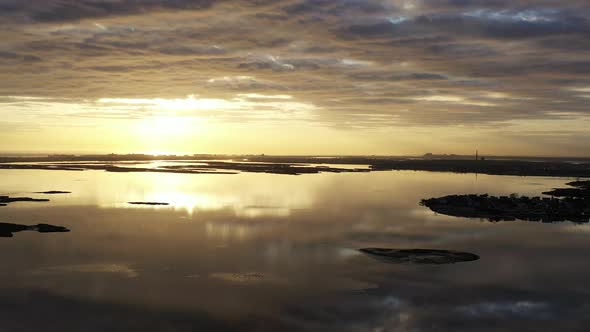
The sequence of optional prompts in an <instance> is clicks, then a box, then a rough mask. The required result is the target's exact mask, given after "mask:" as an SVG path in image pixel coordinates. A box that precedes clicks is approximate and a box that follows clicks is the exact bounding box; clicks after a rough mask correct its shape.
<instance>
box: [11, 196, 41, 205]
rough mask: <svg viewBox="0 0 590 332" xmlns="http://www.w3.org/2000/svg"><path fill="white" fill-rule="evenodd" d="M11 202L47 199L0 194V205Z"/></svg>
mask: <svg viewBox="0 0 590 332" xmlns="http://www.w3.org/2000/svg"><path fill="white" fill-rule="evenodd" d="M13 202H49V200H48V199H46V198H31V197H10V196H0V206H6V205H8V203H13Z"/></svg>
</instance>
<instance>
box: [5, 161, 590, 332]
mask: <svg viewBox="0 0 590 332" xmlns="http://www.w3.org/2000/svg"><path fill="white" fill-rule="evenodd" d="M567 181H568V179H550V178H536V177H502V176H486V175H478V176H475V175H473V174H449V173H428V172H411V171H410V172H406V171H403V172H373V173H342V174H319V175H318V174H312V175H302V176H289V175H273V174H249V173H243V174H238V175H205V174H202V175H195V174H165V173H107V172H102V171H84V172H68V171H40V170H23V171H21V170H2V171H0V183H1V184H2V185H1V187H0V195H2V194H8V195H11V196H31V197H45V196H44V195H40V194H32V192H36V191H45V190H66V191H71V192H72V194H67V195H50V196H47V198H50V199H51V202H45V203H43V202H31V203H25V202H16V203H11V204H10V205H9V206H6V207H0V221H1V222H11V223H19V224H37V223H49V224H54V225H61V226H66V227H68V228H69V229H71V232H70V233H50V234H41V233H36V232H20V233H15V236H14V238H0V258H1V259H2V263H3V264H2V265H3V266H2V269H1V271H0V280H1V283H0V306H1V307H2V310H1V311H0V318H1V319H2V322H3V323H2V328H1V329H0V330H2V331H4V330H6V331H13V330H18V331H22V330H25V331H29V330H44V331H48V330H49V331H68V330H84V331H134V330H137V331H139V330H141V331H250V330H255V331H375V332H380V331H507V330H512V331H541V330H547V331H557V330H558V331H586V330H587V327H588V324H589V323H590V318H589V317H588V315H586V313H587V312H588V309H590V304H589V303H588V301H587V300H586V299H587V297H588V295H589V293H590V288H589V287H588V286H587V285H588V280H590V267H589V266H588V264H587V261H588V260H587V254H586V253H587V252H588V250H589V249H590V228H589V227H588V226H587V225H576V224H571V223H557V224H542V223H534V222H524V221H520V222H500V223H491V222H487V221H480V220H471V219H464V218H455V217H448V216H441V215H435V214H434V213H432V212H431V211H429V210H428V209H427V208H424V207H422V206H420V205H419V204H418V202H419V201H420V199H422V198H429V197H434V196H442V195H448V194H461V193H490V194H510V193H513V192H516V193H520V194H526V195H539V194H540V193H541V192H542V191H545V190H547V189H549V188H552V187H559V186H562V185H563V184H564V183H565V182H567ZM128 201H160V202H168V203H170V204H171V205H170V206H158V207H152V206H135V205H129V204H127V203H126V202H128ZM364 247H390V248H429V249H447V250H460V251H466V252H471V253H475V254H478V255H479V256H480V257H481V258H480V260H478V261H474V262H464V263H457V264H450V265H408V264H387V263H384V262H382V261H379V260H375V259H373V258H371V257H368V256H365V255H363V254H360V253H359V252H358V251H357V249H359V248H364Z"/></svg>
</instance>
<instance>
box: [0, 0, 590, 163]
mask: <svg viewBox="0 0 590 332" xmlns="http://www.w3.org/2000/svg"><path fill="white" fill-rule="evenodd" d="M0 13H1V14H0V25H1V26H2V32H0V35H1V37H2V40H3V44H2V46H1V47H0V69H1V70H2V73H3V74H2V76H3V83H2V84H0V95H4V96H32V97H45V98H51V99H55V98H64V100H67V101H68V102H71V103H82V104H84V103H88V102H91V103H95V102H96V101H97V100H99V99H100V98H126V99H130V98H131V99H133V98H138V99H146V98H147V99H154V98H164V99H171V100H174V99H178V98H186V96H189V95H198V96H200V97H202V98H208V99H220V100H225V101H227V102H231V100H233V99H232V98H236V95H237V94H239V93H256V94H260V95H279V94H281V95H289V96H291V97H292V100H291V101H292V102H293V103H300V104H304V105H309V106H310V107H312V108H313V112H312V113H313V116H312V117H310V121H314V123H316V124H317V123H319V124H321V125H325V126H329V127H335V128H340V129H347V128H369V129H379V128H396V127H408V126H417V127H421V126H470V127H482V128H490V127H496V128H502V129H506V128H511V127H514V126H517V127H518V126H519V125H521V126H526V125H527V122H529V121H545V120H551V121H554V122H553V123H556V124H557V123H559V121H568V120H580V121H586V119H587V116H588V111H589V110H588V107H587V106H588V102H589V100H590V98H588V95H589V94H588V93H586V92H584V91H587V89H590V79H589V78H588V77H589V76H588V74H590V60H588V59H590V56H589V55H590V43H589V42H588V40H590V38H588V37H590V19H589V17H590V5H589V4H588V2H587V1H577V0H574V1H567V3H566V2H564V1H556V0H543V1H535V2H534V3H531V2H530V1H504V0H494V1H478V0H445V1H434V0H363V1H361V0H330V1H328V0H319V1H318V0H314V1H312V0H280V1H265V0H260V1H254V0H249V1H213V0H195V1H192V0H144V1H137V0H133V1H132V0H109V1H96V0H84V1H73V0H71V1H70V0H60V1H57V0H44V1H40V0H29V1H14V0H1V1H0ZM257 101H261V100H260V99H258V100H257ZM264 102H266V103H268V100H265V101H264ZM12 106H13V107H14V105H12ZM21 106H23V107H25V105H21ZM250 106H252V107H249V108H250V109H253V108H256V107H255V105H250ZM261 107H262V108H264V105H262V106H261ZM197 111H199V110H198V109H196V110H195V115H202V114H203V112H205V113H206V115H207V116H209V117H215V116H216V113H215V111H214V110H201V112H197ZM225 111H226V110H222V111H221V112H220V114H221V115H220V116H223V114H224V112H225ZM104 114H105V116H108V112H105V113H104ZM243 114H245V112H244V113H243ZM246 117H248V116H246ZM528 129H530V128H528ZM547 129H548V130H555V129H560V130H563V126H562V125H557V127H556V128H555V127H554V128H550V127H548V128H547ZM567 133H568V134H570V135H574V136H575V134H576V133H575V132H572V131H571V130H569V131H567ZM578 152H580V151H578Z"/></svg>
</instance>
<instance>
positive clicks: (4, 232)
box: [0, 223, 70, 237]
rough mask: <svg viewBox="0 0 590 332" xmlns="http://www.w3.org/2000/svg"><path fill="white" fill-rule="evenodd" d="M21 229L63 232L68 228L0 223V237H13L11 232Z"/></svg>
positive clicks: (67, 230) (40, 231) (20, 230)
mask: <svg viewBox="0 0 590 332" xmlns="http://www.w3.org/2000/svg"><path fill="white" fill-rule="evenodd" d="M22 231H35V232H39V233H64V232H69V231H70V230H69V229H67V228H65V227H63V226H54V225H49V224H37V225H20V224H11V223H0V237H13V234H12V233H16V232H22Z"/></svg>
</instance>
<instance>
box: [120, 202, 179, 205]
mask: <svg viewBox="0 0 590 332" xmlns="http://www.w3.org/2000/svg"><path fill="white" fill-rule="evenodd" d="M127 204H131V205H170V203H164V202H127Z"/></svg>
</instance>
